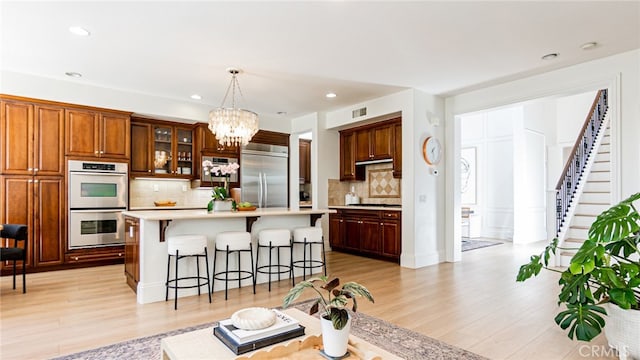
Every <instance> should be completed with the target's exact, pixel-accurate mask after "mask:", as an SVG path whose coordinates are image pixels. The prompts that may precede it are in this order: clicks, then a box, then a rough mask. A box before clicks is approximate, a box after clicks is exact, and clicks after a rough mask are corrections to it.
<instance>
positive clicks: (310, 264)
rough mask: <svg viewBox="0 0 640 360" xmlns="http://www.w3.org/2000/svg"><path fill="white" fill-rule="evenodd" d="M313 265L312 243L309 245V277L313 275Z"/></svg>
mask: <svg viewBox="0 0 640 360" xmlns="http://www.w3.org/2000/svg"><path fill="white" fill-rule="evenodd" d="M313 265H314V263H313V243H309V276H311V274H313ZM305 266H306V264H305Z"/></svg>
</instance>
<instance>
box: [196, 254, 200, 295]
mask: <svg viewBox="0 0 640 360" xmlns="http://www.w3.org/2000/svg"><path fill="white" fill-rule="evenodd" d="M196 276H197V277H198V280H197V281H198V296H200V256H196Z"/></svg>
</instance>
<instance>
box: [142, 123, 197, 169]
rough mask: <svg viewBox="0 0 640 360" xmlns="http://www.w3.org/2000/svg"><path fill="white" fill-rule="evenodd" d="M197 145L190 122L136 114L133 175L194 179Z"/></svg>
mask: <svg viewBox="0 0 640 360" xmlns="http://www.w3.org/2000/svg"><path fill="white" fill-rule="evenodd" d="M193 145H194V144H193V128H192V126H190V125H186V124H179V123H174V122H168V121H160V120H152V119H139V118H134V120H133V121H132V123H131V149H132V152H133V155H132V157H131V166H130V167H131V169H130V175H131V176H158V177H179V178H185V179H190V178H191V177H193V174H194V165H193V164H194V150H193V149H194V146H193Z"/></svg>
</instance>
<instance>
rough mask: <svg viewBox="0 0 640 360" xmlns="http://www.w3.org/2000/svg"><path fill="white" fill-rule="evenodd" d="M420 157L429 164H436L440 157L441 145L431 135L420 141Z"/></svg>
mask: <svg viewBox="0 0 640 360" xmlns="http://www.w3.org/2000/svg"><path fill="white" fill-rule="evenodd" d="M422 157H424V161H425V162H426V163H427V164H429V165H438V163H439V162H440V160H441V159H442V145H440V141H438V139H436V138H435V137H433V136H429V137H427V138H426V139H425V140H424V143H422Z"/></svg>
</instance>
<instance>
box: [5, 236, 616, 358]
mask: <svg viewBox="0 0 640 360" xmlns="http://www.w3.org/2000/svg"><path fill="white" fill-rule="evenodd" d="M542 246H543V244H535V245H529V246H513V245H511V244H510V243H507V244H503V245H499V246H493V247H488V248H483V249H477V250H473V251H468V252H465V253H463V261H462V262H459V263H443V264H440V265H435V266H429V267H425V268H422V269H418V270H412V269H406V268H401V267H399V266H398V265H395V264H392V263H388V262H383V261H377V260H370V259H366V258H362V257H356V256H351V255H345V254H341V253H329V254H328V262H329V272H330V273H331V274H335V275H339V276H340V277H341V279H342V280H343V282H344V281H349V280H353V281H358V282H361V283H363V284H364V285H366V286H367V287H368V288H369V289H370V290H371V292H372V293H373V295H374V297H375V299H376V303H375V304H370V303H367V302H365V301H360V302H359V305H360V307H359V309H360V311H362V312H365V313H367V314H370V315H373V316H376V317H379V318H382V319H385V320H387V321H390V322H392V323H394V324H397V325H400V326H403V327H406V328H409V329H412V330H415V331H418V332H420V333H422V334H425V335H427V336H431V337H434V338H437V339H439V340H442V341H444V342H447V343H449V344H453V345H456V346H459V347H462V348H464V349H467V350H470V351H473V352H475V353H478V354H481V355H484V356H486V357H488V358H492V359H585V358H587V359H597V358H599V357H598V356H591V355H592V354H594V353H596V352H598V351H599V352H600V353H602V350H603V349H604V347H603V345H604V344H605V343H606V342H605V340H604V337H600V338H599V339H597V341H595V342H593V343H591V344H586V343H579V342H572V341H571V340H569V339H568V338H567V337H566V335H565V334H564V333H563V332H562V330H560V329H559V328H558V327H557V326H556V325H555V323H554V322H553V317H554V316H555V314H556V311H557V306H556V291H555V290H556V288H557V285H556V284H557V279H556V276H555V274H552V273H550V272H543V274H542V276H540V277H539V278H537V279H534V280H530V281H528V282H527V283H524V284H522V283H516V282H515V276H516V273H517V269H518V267H519V265H520V264H522V263H523V262H525V261H526V260H527V258H528V257H529V255H530V254H532V253H533V252H537V251H538V250H539V249H540V248H541V247H542ZM162 261H164V260H162ZM123 271H124V266H123V265H113V266H103V267H98V268H90V269H80V270H65V271H56V272H48V273H39V274H29V275H27V294H22V292H21V290H20V289H17V290H16V291H14V290H12V289H11V277H10V276H5V277H3V278H2V279H1V287H0V293H1V295H0V302H1V304H0V310H1V315H0V320H1V323H0V337H1V344H0V345H1V350H0V358H1V359H3V360H9V359H45V358H50V357H54V356H57V355H63V354H68V353H73V352H77V351H81V350H86V349H91V348H95V347H99V346H102V345H107V344H111V343H114V342H119V341H123V340H128V339H132V338H136V337H142V336H147V335H153V334H156V333H160V332H165V331H168V330H172V329H178V328H182V327H186V326H189V325H196V324H200V323H204V322H210V321H215V320H218V319H221V318H225V317H228V316H230V315H231V314H232V313H233V312H234V311H236V310H238V309H240V308H244V307H248V306H264V307H275V306H279V305H281V303H282V298H283V297H284V295H285V294H286V292H287V291H288V289H289V284H288V283H286V282H285V281H282V282H281V283H278V284H276V285H275V286H274V287H273V289H272V291H271V293H269V292H268V291H267V287H266V285H259V286H258V289H257V294H256V295H253V294H252V293H251V291H250V287H247V288H243V289H240V290H238V289H234V290H232V291H230V294H229V300H228V301H225V300H224V293H215V294H214V298H213V302H212V303H211V304H209V303H208V301H207V296H206V295H203V296H200V297H198V296H192V297H187V298H181V299H180V300H179V302H178V311H174V310H173V303H172V302H171V301H170V302H167V303H165V302H159V303H153V304H146V305H139V304H137V303H136V298H135V294H134V293H133V291H132V290H131V289H130V288H129V287H128V286H127V285H126V284H125V280H124V275H123ZM308 296H311V294H309V295H308ZM584 355H587V356H584Z"/></svg>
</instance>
